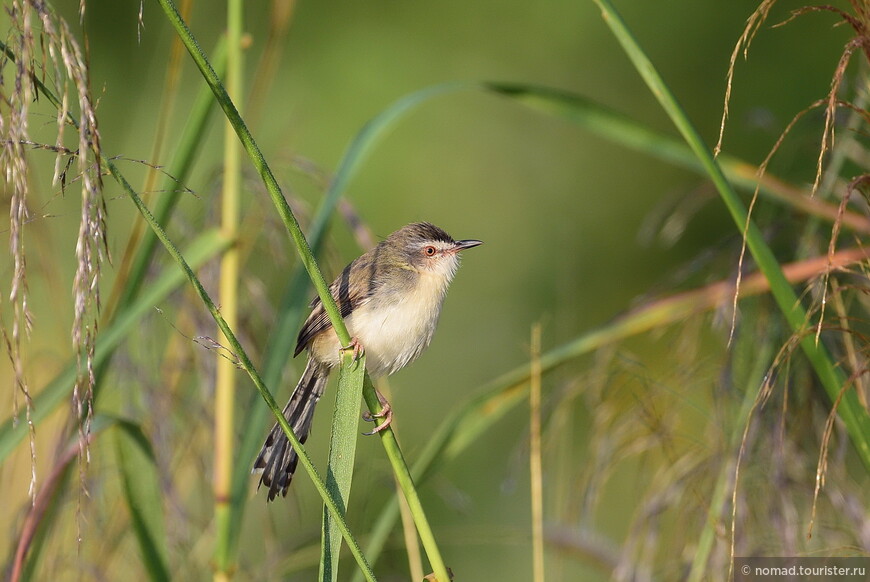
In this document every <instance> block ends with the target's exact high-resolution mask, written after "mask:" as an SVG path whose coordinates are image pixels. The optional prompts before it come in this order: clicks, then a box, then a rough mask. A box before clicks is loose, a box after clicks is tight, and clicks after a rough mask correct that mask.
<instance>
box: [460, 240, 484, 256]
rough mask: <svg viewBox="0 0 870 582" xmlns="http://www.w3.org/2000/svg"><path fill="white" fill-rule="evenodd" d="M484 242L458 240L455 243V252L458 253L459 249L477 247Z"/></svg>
mask: <svg viewBox="0 0 870 582" xmlns="http://www.w3.org/2000/svg"><path fill="white" fill-rule="evenodd" d="M482 244H483V241H482V240H473V239H470V240H458V241H456V242H455V243H454V244H453V252H456V253H458V252H459V251H464V250H465V249H470V248H471V247H476V246H478V245H482Z"/></svg>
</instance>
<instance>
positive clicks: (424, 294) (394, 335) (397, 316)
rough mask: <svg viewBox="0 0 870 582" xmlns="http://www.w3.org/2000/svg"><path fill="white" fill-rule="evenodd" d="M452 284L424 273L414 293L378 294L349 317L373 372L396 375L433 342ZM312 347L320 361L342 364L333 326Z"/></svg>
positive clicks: (349, 326)
mask: <svg viewBox="0 0 870 582" xmlns="http://www.w3.org/2000/svg"><path fill="white" fill-rule="evenodd" d="M448 284H449V280H446V279H445V278H443V277H438V276H435V275H433V274H429V273H421V274H420V277H419V281H418V283H417V285H415V289H414V291H413V292H410V293H407V292H405V293H383V292H381V293H378V294H377V296H376V297H374V298H372V299H371V300H369V301H368V302H366V303H365V304H363V305H361V306H359V307H358V308H357V309H355V310H354V311H353V313H351V314H350V315H349V316H347V317H346V318H345V320H344V321H345V324H346V325H347V328H348V332H349V333H350V335H351V336H353V337H355V338H357V339H358V340H359V343H360V344H362V346H363V348H364V349H365V353H366V369H367V370H368V371H369V374H371V375H372V376H383V375H386V374H392V373H393V372H396V371H397V370H399V369H401V368H403V367H404V366H406V365H407V364H409V363H410V362H412V361H413V360H414V359H416V358H417V356H419V355H420V353H421V352H422V351H423V350H424V349H425V348H426V346H428V345H429V342H430V341H431V340H432V335H433V334H434V333H435V327H436V325H437V323H438V316H439V314H440V312H441V305H442V303H443V301H444V294H445V293H446V291H447V286H448ZM311 349H312V352H313V354H314V355H315V357H316V358H317V359H318V360H320V361H322V362H324V363H328V364H329V365H333V366H334V365H337V364H338V362H339V352H338V350H339V345H338V339H337V338H336V336H335V333H334V332H332V331H331V328H330V333H323V334H320V336H318V337H317V338H315V340H314V342H312V345H311Z"/></svg>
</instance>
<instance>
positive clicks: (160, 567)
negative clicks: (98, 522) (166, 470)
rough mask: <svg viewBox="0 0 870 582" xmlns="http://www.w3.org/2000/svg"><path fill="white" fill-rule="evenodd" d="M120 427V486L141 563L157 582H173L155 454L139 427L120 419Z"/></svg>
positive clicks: (118, 445) (118, 421)
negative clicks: (140, 554)
mask: <svg viewBox="0 0 870 582" xmlns="http://www.w3.org/2000/svg"><path fill="white" fill-rule="evenodd" d="M117 426H118V428H119V429H120V430H119V431H118V439H117V454H118V462H119V466H120V470H121V483H122V486H123V487H122V488H123V491H124V499H125V501H126V502H127V509H128V510H129V511H130V518H131V521H132V523H133V532H134V533H135V534H136V540H137V541H138V542H139V551H140V552H141V553H142V563H143V564H144V565H145V569H146V570H147V572H148V576H149V578H150V579H151V580H153V581H154V582H161V581H164V580H171V576H170V575H169V559H168V555H169V552H168V549H167V547H166V527H165V525H164V522H163V503H162V501H163V499H162V497H161V488H160V479H159V477H158V474H157V462H156V459H155V458H154V451H153V449H152V448H151V443H150V441H149V440H148V437H147V436H145V433H144V432H143V431H142V428H141V427H140V426H139V425H138V424H136V423H133V422H130V421H129V420H122V419H117Z"/></svg>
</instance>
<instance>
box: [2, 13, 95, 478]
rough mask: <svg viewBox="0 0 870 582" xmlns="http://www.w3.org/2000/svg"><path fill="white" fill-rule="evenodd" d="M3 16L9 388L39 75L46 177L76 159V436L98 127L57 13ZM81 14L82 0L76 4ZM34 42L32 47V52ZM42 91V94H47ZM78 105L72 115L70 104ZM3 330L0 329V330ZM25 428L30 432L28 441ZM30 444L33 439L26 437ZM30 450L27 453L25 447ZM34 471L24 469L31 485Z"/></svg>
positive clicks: (21, 385) (83, 427) (91, 340)
mask: <svg viewBox="0 0 870 582" xmlns="http://www.w3.org/2000/svg"><path fill="white" fill-rule="evenodd" d="M7 12H8V14H9V16H10V21H11V23H12V24H11V31H10V34H9V37H10V42H9V48H10V53H7V55H6V56H7V58H8V59H9V60H10V61H13V62H14V63H15V84H14V87H13V91H12V92H10V93H8V94H7V93H6V91H5V90H4V95H3V101H4V104H5V105H6V106H7V107H8V109H9V114H8V115H6V116H3V119H2V120H0V124H2V125H0V134H2V137H3V144H4V146H3V152H2V164H3V168H4V170H5V175H6V179H7V182H8V183H10V184H11V185H12V187H13V196H12V202H11V209H10V213H11V228H10V243H11V251H12V256H13V261H14V271H13V273H14V274H13V281H12V285H11V292H10V300H11V302H12V304H13V323H12V334H11V339H7V349H8V351H9V354H10V357H11V359H12V361H13V367H14V369H15V373H16V390H23V391H25V396H26V398H27V399H28V401H29V396H28V395H27V389H26V382H25V380H24V375H23V369H24V366H23V364H22V362H21V357H20V348H19V346H20V337H21V328H22V327H24V328H25V329H29V322H30V315H29V312H28V310H27V284H26V268H25V267H26V261H25V254H24V225H25V223H26V221H27V217H28V212H27V201H26V193H27V160H26V157H25V155H24V146H25V145H28V144H31V143H32V142H30V140H29V139H28V134H27V123H28V104H29V103H30V102H32V101H33V100H34V99H35V97H36V87H35V86H34V85H35V84H36V83H39V82H47V83H50V84H51V85H52V86H51V88H50V90H51V91H52V92H53V93H54V95H56V96H57V97H56V98H54V97H49V98H50V99H52V100H55V99H56V100H57V103H56V105H57V107H58V112H57V118H56V121H57V135H56V140H55V145H54V146H53V147H52V146H42V147H43V148H44V149H50V150H53V151H55V152H56V154H57V158H56V160H55V171H54V176H53V183H54V184H59V185H60V187H61V189H62V191H65V190H66V185H67V173H68V171H69V167H70V165H71V164H72V163H73V162H74V161H75V162H77V172H78V176H77V179H78V180H79V181H80V182H81V215H80V224H79V233H78V238H77V241H76V261H77V267H76V274H75V278H74V282H73V298H74V314H75V315H74V322H73V327H72V331H71V336H72V343H73V349H74V351H75V353H76V356H77V363H78V367H79V373H78V377H77V380H76V383H75V389H74V392H73V406H74V408H75V412H76V415H77V416H78V418H79V425H80V431H81V435H80V436H82V437H84V435H85V434H86V433H87V432H88V430H89V425H90V419H91V418H92V411H91V410H92V400H93V383H94V371H93V358H94V344H95V340H96V333H97V317H98V314H99V306H100V296H99V278H100V272H101V265H102V263H103V260H104V259H105V258H106V257H107V256H108V247H107V243H106V206H105V201H104V200H103V196H102V187H103V184H102V175H101V162H100V156H101V154H100V134H99V130H98V128H97V117H96V112H95V110H94V102H93V99H92V98H91V91H90V85H89V76H88V64H87V58H86V55H85V52H84V51H83V50H82V48H81V46H80V44H79V42H78V41H77V40H76V38H75V36H74V35H73V33H72V31H71V29H70V27H69V25H68V24H67V22H66V21H65V20H63V18H61V17H60V16H58V15H57V14H55V13H54V11H53V10H52V9H51V7H50V6H49V5H48V4H47V3H45V2H37V1H35V0H29V1H25V0H13V2H12V4H11V5H10V6H9V7H8V8H7ZM80 13H81V14H83V13H84V3H82V4H81V6H80ZM34 20H38V22H39V25H41V30H38V31H36V34H38V35H39V40H40V42H39V43H38V45H37V44H35V43H34V34H35V33H34ZM37 46H38V50H39V54H37V53H36V47H37ZM47 97H48V96H47ZM73 99H74V100H75V102H76V103H77V104H78V117H76V116H75V115H74V113H73V111H72V108H71V107H70V102H71V101H72V100H73ZM67 125H72V126H74V127H75V128H76V130H77V131H78V140H77V141H78V144H77V146H76V147H75V148H68V147H66V146H65V145H64V143H65V139H64V130H65V128H66V126H67ZM4 334H5V330H4ZM32 438H33V435H32V434H31V440H32ZM79 441H80V442H81V443H82V445H81V451H80V452H81V454H82V458H83V460H84V461H86V460H87V456H88V454H87V445H86V443H87V442H88V441H87V439H86V438H80V439H79ZM31 451H33V444H31ZM31 454H32V455H33V452H31ZM34 482H35V476H32V482H31V489H32V488H33V487H34Z"/></svg>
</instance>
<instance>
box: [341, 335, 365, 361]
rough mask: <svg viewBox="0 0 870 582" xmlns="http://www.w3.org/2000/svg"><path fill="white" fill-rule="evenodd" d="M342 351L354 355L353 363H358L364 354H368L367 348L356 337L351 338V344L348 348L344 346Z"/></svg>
mask: <svg viewBox="0 0 870 582" xmlns="http://www.w3.org/2000/svg"><path fill="white" fill-rule="evenodd" d="M341 351H343V352H347V351H349V352H351V353H353V361H354V362H358V361H359V359H360V358H361V357H362V356H363V354H365V353H366V350H365V348H364V347H363V345H362V344H361V343H360V342H359V340H358V339H357V338H356V337H352V338H350V343H349V344H347V345H346V346H344V347H343V348H341Z"/></svg>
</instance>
